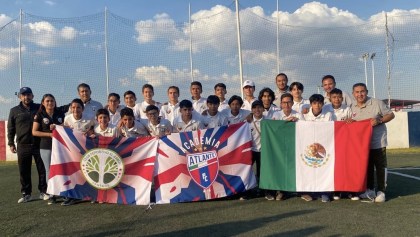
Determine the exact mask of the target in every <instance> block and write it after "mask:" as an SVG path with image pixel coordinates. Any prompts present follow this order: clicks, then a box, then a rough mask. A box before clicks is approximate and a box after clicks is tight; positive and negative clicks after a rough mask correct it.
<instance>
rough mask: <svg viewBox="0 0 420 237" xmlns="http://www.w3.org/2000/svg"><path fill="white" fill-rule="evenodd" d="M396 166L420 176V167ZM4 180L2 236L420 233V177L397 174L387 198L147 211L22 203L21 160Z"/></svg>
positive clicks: (398, 160) (6, 165) (416, 163)
mask: <svg viewBox="0 0 420 237" xmlns="http://www.w3.org/2000/svg"><path fill="white" fill-rule="evenodd" d="M388 166H389V168H402V167H405V168H413V167H414V168H415V167H417V168H419V167H420V149H398V150H388ZM394 171H395V172H399V173H404V174H409V175H411V176H416V177H419V178H420V170H419V169H417V170H415V169H413V170H401V169H398V170H394ZM35 174H36V171H35V169H33V177H36V176H35ZM34 180H36V179H34ZM36 184H37V183H35V188H34V193H33V195H34V196H36V195H37V194H38V192H37V191H36ZM0 187H1V189H2V192H1V193H2V194H1V195H0V208H1V209H0V223H1V225H0V236H420V226H419V223H420V221H419V220H420V180H416V179H411V178H406V177H402V176H397V175H393V174H390V175H389V176H388V189H387V193H386V194H387V202H385V203H367V202H361V201H350V200H347V199H343V200H339V201H333V202H331V203H321V202H320V201H319V200H317V201H313V202H305V201H303V200H301V199H299V198H296V197H293V198H290V199H287V200H284V201H266V200H265V199H264V198H255V199H251V200H247V201H239V200H219V201H206V202H199V203H181V204H171V205H155V206H153V208H152V209H150V210H147V211H146V207H145V206H124V205H113V204H91V203H90V202H84V203H80V204H77V205H74V206H68V207H62V206H60V205H59V204H56V205H51V206H48V205H47V203H46V201H41V200H37V201H32V202H29V203H24V204H18V203H17V200H18V198H19V197H20V194H19V190H20V185H19V176H18V168H17V164H16V162H2V163H0Z"/></svg>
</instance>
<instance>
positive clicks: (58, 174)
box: [47, 126, 158, 205]
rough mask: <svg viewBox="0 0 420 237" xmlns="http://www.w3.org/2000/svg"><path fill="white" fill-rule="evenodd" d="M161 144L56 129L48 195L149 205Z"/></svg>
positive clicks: (152, 139)
mask: <svg viewBox="0 0 420 237" xmlns="http://www.w3.org/2000/svg"><path fill="white" fill-rule="evenodd" d="M157 145H158V142H157V140H156V139H155V138H151V137H150V138H112V137H102V136H98V137H96V138H93V139H92V138H89V137H86V136H83V134H81V133H79V132H73V130H71V129H69V128H64V127H61V126H57V127H56V129H55V130H54V132H53V145H52V155H51V166H50V177H49V180H48V190H47V192H48V193H49V194H54V195H59V196H65V197H71V198H76V199H82V200H95V201H98V202H107V203H118V204H137V205H147V204H149V203H150V191H151V185H152V178H153V169H154V162H155V157H156V149H157Z"/></svg>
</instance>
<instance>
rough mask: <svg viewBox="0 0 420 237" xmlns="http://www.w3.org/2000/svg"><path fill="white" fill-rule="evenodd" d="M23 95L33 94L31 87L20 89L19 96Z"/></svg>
mask: <svg viewBox="0 0 420 237" xmlns="http://www.w3.org/2000/svg"><path fill="white" fill-rule="evenodd" d="M22 94H32V90H31V88H29V87H22V88H20V90H19V95H22Z"/></svg>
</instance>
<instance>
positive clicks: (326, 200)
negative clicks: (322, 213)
mask: <svg viewBox="0 0 420 237" xmlns="http://www.w3.org/2000/svg"><path fill="white" fill-rule="evenodd" d="M329 201H330V197H328V195H325V194H323V195H321V202H329Z"/></svg>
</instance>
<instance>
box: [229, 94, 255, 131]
mask: <svg viewBox="0 0 420 237" xmlns="http://www.w3.org/2000/svg"><path fill="white" fill-rule="evenodd" d="M228 104H229V108H228V109H225V110H223V111H222V113H224V114H225V115H226V116H227V118H228V124H235V123H240V122H244V121H245V119H246V117H247V116H248V115H249V113H250V111H248V110H243V109H241V107H242V105H243V104H244V101H243V100H242V98H241V97H239V96H237V95H233V96H232V97H230V99H229V102H228Z"/></svg>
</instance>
